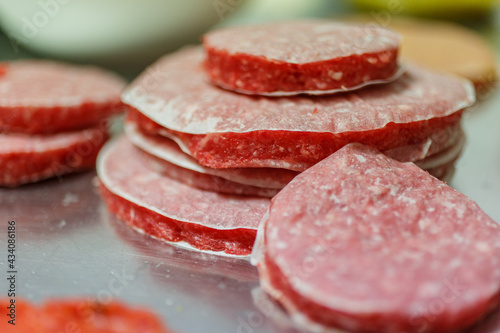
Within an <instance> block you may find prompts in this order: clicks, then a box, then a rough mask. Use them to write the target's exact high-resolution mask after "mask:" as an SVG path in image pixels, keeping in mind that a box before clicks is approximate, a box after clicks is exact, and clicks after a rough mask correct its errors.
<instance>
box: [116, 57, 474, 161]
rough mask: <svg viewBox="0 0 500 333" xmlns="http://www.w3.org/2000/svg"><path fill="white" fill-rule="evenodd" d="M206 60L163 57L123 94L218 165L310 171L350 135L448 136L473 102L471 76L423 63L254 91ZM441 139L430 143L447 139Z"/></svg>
mask: <svg viewBox="0 0 500 333" xmlns="http://www.w3.org/2000/svg"><path fill="white" fill-rule="evenodd" d="M202 60H203V52H202V51H201V50H200V49H199V48H188V49H184V50H182V51H180V52H178V53H176V54H174V55H170V56H167V57H165V58H162V59H161V60H159V61H158V62H157V63H156V64H155V65H153V66H152V67H151V68H149V69H148V70H146V71H145V73H143V74H142V75H141V76H140V77H139V78H138V79H137V80H136V81H135V82H134V83H132V85H131V86H130V87H129V88H128V89H127V90H126V91H125V92H124V94H123V95H122V100H123V101H124V102H125V103H126V104H128V105H129V106H130V107H131V108H132V109H134V110H138V111H139V112H140V113H141V114H142V115H144V118H146V119H149V120H150V121H152V122H154V123H155V124H157V125H158V126H159V127H160V129H161V128H164V131H167V132H168V133H169V134H168V135H171V136H174V138H175V139H176V141H177V142H178V143H180V144H181V146H182V147H183V150H185V151H187V152H189V154H190V155H192V156H193V157H194V158H195V159H196V160H197V161H198V162H199V163H200V164H202V165H204V166H207V167H212V168H237V167H280V168H287V169H294V170H297V171H302V170H305V169H306V168H307V167H310V166H311V165H313V164H315V163H317V162H319V161H320V160H322V159H323V158H325V157H326V156H328V155H330V154H331V153H333V152H334V151H335V150H337V149H339V148H341V147H342V146H344V145H345V144H347V143H350V142H363V143H365V144H369V145H372V146H375V147H377V148H379V149H380V150H389V149H392V148H396V147H401V146H404V145H410V144H419V143H422V142H425V141H427V140H428V139H429V138H433V136H437V137H439V138H440V140H442V141H443V142H447V139H446V138H444V137H442V136H443V135H441V133H442V132H446V133H448V132H449V133H448V135H451V134H452V133H454V132H456V131H455V130H456V129H457V128H458V126H459V121H460V115H461V113H460V112H459V111H460V110H462V109H464V108H466V107H468V106H470V105H471V104H472V103H473V101H474V90H473V87H472V86H471V85H470V83H468V82H465V81H462V80H460V79H456V78H453V77H448V76H443V75H439V74H433V73H430V72H427V71H425V70H422V69H418V68H415V67H409V69H408V72H407V74H405V75H404V76H403V77H402V78H400V79H399V80H397V81H395V82H393V83H391V84H387V85H383V86H377V87H371V88H366V89H363V90H360V91H356V92H352V93H349V94H340V95H335V96H329V97H309V98H303V97H293V98H263V97H249V96H243V95H238V94H235V93H232V92H228V91H224V90H222V89H219V88H217V87H214V86H213V85H211V84H210V83H208V82H207V80H208V79H207V78H206V74H205V73H204V71H203V69H202V68H201V62H202ZM436 133H437V134H436ZM433 141H434V140H433ZM436 141H437V140H436ZM440 144H442V142H435V144H434V145H433V146H434V148H432V147H431V148H429V152H431V151H433V150H434V152H437V151H439V150H441V149H444V148H446V147H440V146H439V145H440Z"/></svg>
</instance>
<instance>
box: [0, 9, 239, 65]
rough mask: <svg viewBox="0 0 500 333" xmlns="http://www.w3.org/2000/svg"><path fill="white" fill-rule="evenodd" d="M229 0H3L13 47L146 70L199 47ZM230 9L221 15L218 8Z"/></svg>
mask: <svg viewBox="0 0 500 333" xmlns="http://www.w3.org/2000/svg"><path fill="white" fill-rule="evenodd" d="M236 2H241V1H235V0H231V1H226V0H215V1H214V0H83V1H82V0H16V1H12V0H0V24H1V25H2V27H3V29H4V31H5V33H6V34H7V36H8V37H9V39H10V40H11V42H12V43H13V44H14V46H15V44H17V45H20V46H21V47H25V48H28V49H31V50H33V51H35V52H38V53H40V54H42V55H44V56H50V57H58V58H64V59H69V60H74V61H84V62H95V63H101V64H108V65H112V66H113V67H124V66H132V67H142V66H144V65H146V64H148V63H149V62H151V61H153V60H154V59H155V58H157V57H158V56H160V55H161V54H163V53H165V52H167V51H171V50H173V49H175V48H177V47H179V46H181V45H183V44H187V43H192V42H196V41H198V40H199V36H200V34H202V33H203V32H204V31H205V30H207V29H208V28H209V27H210V26H211V25H213V24H215V23H217V22H219V21H220V20H221V19H222V18H224V17H221V16H224V15H226V14H229V13H230V12H232V9H234V8H231V7H227V6H231V3H236ZM220 3H223V4H225V5H227V6H224V7H223V10H222V11H221V8H220V7H217V6H216V5H220Z"/></svg>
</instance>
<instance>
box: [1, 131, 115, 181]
mask: <svg viewBox="0 0 500 333" xmlns="http://www.w3.org/2000/svg"><path fill="white" fill-rule="evenodd" d="M107 139H108V133H107V130H106V129H105V128H101V127H93V128H90V129H85V130H82V131H75V132H67V133H60V134H53V135H47V136H45V135H41V136H36V135H35V136H32V135H26V134H0V186H9V187H12V186H18V185H22V184H25V183H32V182H36V181H39V180H42V179H46V178H51V177H60V176H62V175H64V174H68V173H72V172H75V171H81V170H86V169H93V168H94V166H95V161H96V158H97V154H98V152H99V150H100V149H101V147H102V146H103V145H104V143H105V142H106V140H107Z"/></svg>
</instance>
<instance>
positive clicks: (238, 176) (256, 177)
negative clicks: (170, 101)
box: [125, 121, 298, 190]
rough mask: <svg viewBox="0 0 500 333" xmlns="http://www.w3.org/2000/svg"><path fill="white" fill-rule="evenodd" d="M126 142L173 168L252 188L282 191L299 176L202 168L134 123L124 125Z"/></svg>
mask: <svg viewBox="0 0 500 333" xmlns="http://www.w3.org/2000/svg"><path fill="white" fill-rule="evenodd" d="M125 133H126V135H127V138H128V139H129V140H130V141H131V142H132V143H133V144H134V145H135V146H137V147H139V148H140V149H142V150H144V151H145V152H147V153H148V154H150V155H153V156H155V157H157V158H158V159H159V160H163V161H165V163H169V164H172V165H176V166H178V167H181V168H183V169H187V170H190V171H194V172H196V173H199V174H206V175H210V176H215V177H217V178H221V179H225V180H228V181H230V182H232V183H239V184H243V185H249V186H252V187H260V188H268V189H277V190H279V189H282V188H283V187H284V186H285V185H286V184H288V183H289V182H290V180H292V179H293V177H295V176H296V175H297V174H298V173H297V172H295V171H291V170H286V169H273V168H233V169H213V168H207V167H204V166H202V165H200V164H199V163H198V162H197V161H196V160H195V159H194V158H192V157H191V156H189V155H187V154H185V153H184V152H182V150H181V149H180V148H179V146H178V145H177V143H175V142H174V141H173V140H170V139H167V138H165V137H162V136H158V135H154V136H153V135H146V134H144V133H142V132H140V131H139V130H138V128H137V126H136V124H135V123H133V122H130V121H127V122H126V123H125Z"/></svg>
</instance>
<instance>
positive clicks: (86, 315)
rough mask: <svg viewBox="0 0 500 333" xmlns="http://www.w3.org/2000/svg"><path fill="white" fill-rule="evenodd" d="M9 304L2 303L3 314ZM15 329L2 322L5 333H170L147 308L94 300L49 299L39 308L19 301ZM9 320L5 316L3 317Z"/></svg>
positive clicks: (1, 301) (4, 300)
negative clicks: (69, 331)
mask: <svg viewBox="0 0 500 333" xmlns="http://www.w3.org/2000/svg"><path fill="white" fill-rule="evenodd" d="M8 302H9V300H8V299H3V300H0V304H1V305H2V313H3V312H4V311H5V309H6V307H7V304H8ZM16 309H17V318H16V325H15V326H10V325H8V324H7V323H6V320H2V322H0V329H1V331H2V332H16V333H54V332H66V331H68V329H69V330H71V331H72V332H79V333H129V332H134V333H135V332H144V333H168V332H171V331H170V330H168V329H167V328H166V327H165V326H164V325H163V324H162V322H161V321H160V319H159V318H158V316H157V315H156V314H154V313H153V312H151V311H149V310H145V309H144V308H137V307H130V306H128V305H125V304H123V303H120V302H118V301H112V302H107V303H100V302H96V301H93V300H92V299H90V298H89V299H84V298H82V299H75V298H73V299H49V300H48V301H46V302H45V303H44V304H42V305H40V306H36V305H33V304H31V303H30V302H28V301H25V300H20V299H16ZM2 317H6V316H2Z"/></svg>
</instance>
